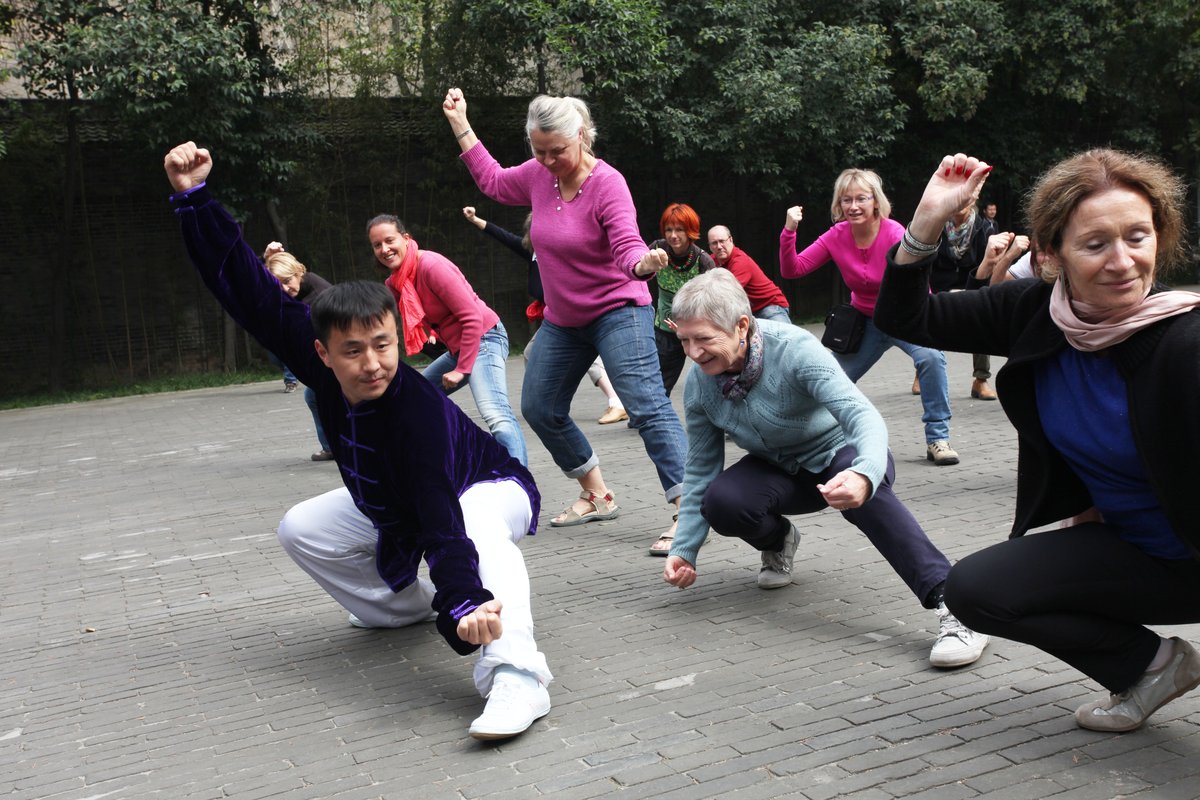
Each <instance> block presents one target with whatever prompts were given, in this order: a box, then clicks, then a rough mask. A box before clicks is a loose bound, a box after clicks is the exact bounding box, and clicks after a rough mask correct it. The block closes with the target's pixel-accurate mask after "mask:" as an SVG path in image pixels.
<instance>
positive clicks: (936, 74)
mask: <svg viewBox="0 0 1200 800" xmlns="http://www.w3.org/2000/svg"><path fill="white" fill-rule="evenodd" d="M896 32H897V34H898V35H899V38H900V43H901V45H902V46H903V48H904V52H905V54H906V55H907V56H908V57H910V58H912V59H913V60H914V61H916V62H917V64H918V65H919V66H920V69H921V74H922V80H921V82H920V84H919V85H918V86H917V95H918V96H919V97H920V98H921V100H922V102H923V104H924V110H925V113H926V115H927V116H928V117H929V119H930V120H932V121H934V122H940V121H942V120H945V119H953V118H956V117H957V118H960V119H970V118H971V117H973V116H974V115H975V112H976V111H977V110H978V108H979V106H980V104H982V103H983V102H984V100H985V99H986V97H987V94H988V84H989V82H990V80H991V78H992V74H993V70H994V69H995V67H996V65H997V64H998V63H1000V61H1001V60H1002V59H1004V58H1007V57H1010V56H1011V54H1012V51H1013V49H1014V48H1015V46H1016V36H1017V32H1016V31H1015V30H1013V29H1012V28H1010V27H1009V26H1008V25H1007V22H1006V20H1005V19H1004V14H1003V12H1002V11H1001V8H1000V5H999V4H997V3H995V2H990V0H959V2H945V0H917V1H916V2H913V3H907V4H905V8H904V13H903V14H902V15H901V16H900V18H899V20H897V22H896Z"/></svg>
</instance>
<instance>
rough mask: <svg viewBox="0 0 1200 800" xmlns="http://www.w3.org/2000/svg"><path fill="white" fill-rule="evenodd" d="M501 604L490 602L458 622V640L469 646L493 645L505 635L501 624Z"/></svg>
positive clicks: (496, 601)
mask: <svg viewBox="0 0 1200 800" xmlns="http://www.w3.org/2000/svg"><path fill="white" fill-rule="evenodd" d="M500 609H501V603H500V601H499V600H488V601H487V602H486V603H484V604H483V605H481V606H479V608H477V609H475V610H474V611H472V612H471V613H470V614H467V615H466V616H465V617H463V618H462V619H460V620H459V621H458V638H460V639H462V640H463V641H464V642H467V643H469V644H491V643H492V642H494V641H496V640H497V639H499V638H500V635H501V634H502V633H504V626H503V625H502V624H501V623H500Z"/></svg>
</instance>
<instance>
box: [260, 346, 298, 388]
mask: <svg viewBox="0 0 1200 800" xmlns="http://www.w3.org/2000/svg"><path fill="white" fill-rule="evenodd" d="M267 361H270V362H271V363H272V364H274V365H275V366H277V367H279V368H280V369H281V370H283V382H284V383H299V382H300V381H298V380H297V379H296V376H295V375H293V374H292V371H291V370H290V369H288V365H287V364H285V363H283V361H282V360H281V359H280V358H279V356H277V355H275V354H274V353H272V352H271V351H270V350H268V351H267Z"/></svg>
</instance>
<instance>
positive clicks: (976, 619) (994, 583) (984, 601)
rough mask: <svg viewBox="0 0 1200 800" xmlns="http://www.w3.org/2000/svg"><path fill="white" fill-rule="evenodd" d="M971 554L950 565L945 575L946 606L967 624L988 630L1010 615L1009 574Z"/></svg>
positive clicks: (979, 629) (1010, 584) (1011, 583)
mask: <svg viewBox="0 0 1200 800" xmlns="http://www.w3.org/2000/svg"><path fill="white" fill-rule="evenodd" d="M976 555H978V554H977V553H976V554H972V555H970V556H967V557H966V558H964V559H962V560H961V561H959V562H958V563H956V564H954V566H952V567H950V573H949V574H948V575H947V576H946V587H945V590H944V592H945V594H944V599H945V601H946V607H947V608H949V609H950V610H951V611H952V612H953V613H954V616H956V617H958V618H959V619H960V620H961V621H962V622H963V623H964V624H966V625H967V626H968V627H970V628H972V629H974V630H977V631H980V632H983V633H988V632H990V631H991V630H993V628H994V627H995V625H996V623H1003V622H1006V621H1009V620H1011V619H1012V617H1013V611H1012V608H1013V603H1012V600H1013V598H1012V596H1011V595H1012V592H1013V591H1014V590H1015V584H1014V582H1013V581H1011V580H1010V579H1009V578H1008V577H1006V576H1003V575H998V574H996V572H995V571H994V570H991V569H989V568H987V563H986V561H987V560H986V559H983V558H975V557H974V556H976Z"/></svg>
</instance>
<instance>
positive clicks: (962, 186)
mask: <svg viewBox="0 0 1200 800" xmlns="http://www.w3.org/2000/svg"><path fill="white" fill-rule="evenodd" d="M991 171H992V168H991V167H990V166H988V164H987V162H985V161H980V160H979V159H978V158H975V157H974V156H968V155H964V154H963V153H956V154H955V155H952V156H945V157H944V158H942V161H941V163H940V164H938V167H937V169H936V170H934V172H933V175H932V176H931V177H930V178H929V183H927V184H926V185H925V191H924V193H923V194H922V195H921V201H920V202H919V203H918V204H917V210H916V213H914V214H913V219H912V222H911V223H909V225H908V231H907V233H906V234H905V237H904V242H903V243H902V244H901V246H900V249H899V251H898V252H897V253H896V263H897V264H913V263H916V262H917V261H921V260H923V259H924V258H925V256H926V255H927V254H928V253H932V252H936V250H937V244H938V241H939V240H940V239H941V238H942V231H943V230H945V227H946V222H947V221H948V220H949V219H950V217H952V216H953V215H954V213H955V212H956V211H958V210H959V209H960V208H963V207H965V206H966V205H967V204H968V203H972V202H976V201H978V200H979V193H980V192H981V191H982V190H983V184H984V181H986V180H987V176H988V173H990V172H991Z"/></svg>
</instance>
